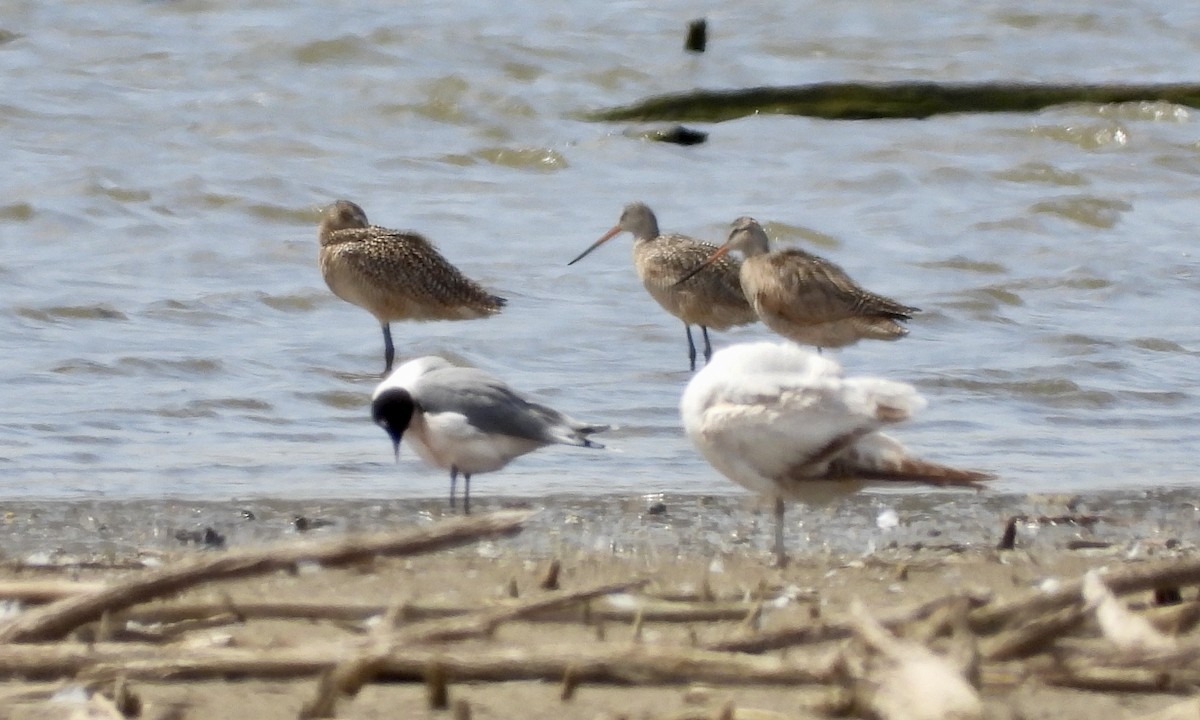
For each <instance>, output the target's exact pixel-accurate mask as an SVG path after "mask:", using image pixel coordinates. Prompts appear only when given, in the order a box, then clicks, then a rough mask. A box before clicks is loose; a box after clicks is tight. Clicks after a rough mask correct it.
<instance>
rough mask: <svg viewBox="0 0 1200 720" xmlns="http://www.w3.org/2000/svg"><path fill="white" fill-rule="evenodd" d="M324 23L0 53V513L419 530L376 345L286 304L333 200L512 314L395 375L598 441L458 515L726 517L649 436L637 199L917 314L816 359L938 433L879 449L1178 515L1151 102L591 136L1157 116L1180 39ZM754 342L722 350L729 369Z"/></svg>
mask: <svg viewBox="0 0 1200 720" xmlns="http://www.w3.org/2000/svg"><path fill="white" fill-rule="evenodd" d="M489 7H490V6H486V4H482V5H479V6H475V7H470V8H464V7H451V6H449V5H446V4H443V3H403V4H402V5H401V6H396V7H394V8H393V7H382V6H380V7H367V6H363V7H359V8H355V7H344V6H327V4H323V3H283V2H276V1H273V0H250V1H249V2H231V1H228V0H159V1H153V2H151V1H143V2H135V1H132V0H122V1H119V2H118V1H116V0H110V1H103V0H102V1H101V2H96V3H88V4H84V5H79V4H68V3H33V2H20V1H18V2H16V3H13V4H12V7H11V8H9V10H10V11H9V12H8V13H7V14H6V15H5V17H4V18H3V20H0V23H3V24H2V25H0V31H7V33H0V72H2V73H3V75H4V77H5V87H6V92H5V94H4V97H3V99H0V137H2V138H3V142H4V143H5V145H6V151H5V152H4V153H3V157H4V161H3V168H4V170H5V172H3V173H0V188H2V192H0V250H2V251H3V252H0V282H2V283H3V287H4V290H5V291H4V293H3V296H2V298H0V338H3V339H2V340H0V352H2V353H3V357H4V362H3V363H2V364H0V387H2V388H3V391H2V393H3V403H2V406H3V410H2V411H0V498H9V499H12V498H47V499H55V498H68V497H90V498H96V499H107V500H113V501H123V500H124V499H128V498H145V497H157V496H168V497H185V498H192V499H217V500H221V499H229V498H245V497H255V498H279V499H289V500H295V499H297V498H312V499H334V498H360V499H368V498H441V497H442V496H443V495H444V493H445V491H446V485H447V483H446V478H445V476H444V474H443V473H442V472H441V471H437V470H432V469H430V468H427V467H425V466H423V465H421V464H420V463H419V461H417V460H416V459H415V458H414V457H413V456H412V454H411V453H405V454H404V455H403V456H402V459H401V461H400V464H399V466H398V467H397V466H396V465H395V464H394V463H393V460H392V455H391V449H390V446H389V444H388V441H387V439H386V437H385V436H384V434H383V433H382V432H381V431H379V429H378V428H376V427H375V426H373V425H372V424H371V422H370V420H369V418H368V415H367V398H368V397H369V394H370V391H371V390H372V388H373V386H374V384H375V383H376V382H377V380H378V375H377V373H378V371H379V369H380V366H381V365H382V339H381V336H380V333H379V329H378V327H377V326H376V325H375V323H374V321H373V320H372V318H371V317H370V316H369V315H368V314H367V313H366V312H364V311H362V310H360V309H358V308H355V307H352V306H350V305H347V304H345V303H343V302H341V301H340V300H338V299H337V298H335V297H333V296H332V295H331V294H330V293H329V291H328V290H327V289H326V288H325V286H324V284H323V282H322V280H321V277H320V275H319V273H318V272H317V269H316V263H315V256H316V241H315V223H316V209H317V208H318V207H320V206H321V205H323V204H326V203H328V202H329V201H331V200H332V199H334V198H337V197H346V198H350V199H353V200H355V201H357V202H358V203H360V204H361V205H362V206H363V207H364V208H365V209H366V211H367V213H368V215H369V216H370V217H371V219H372V220H373V221H374V222H376V223H378V224H382V225H387V226H392V227H402V228H414V229H419V230H421V231H422V232H424V233H426V234H427V235H428V236H429V237H431V238H432V239H433V240H434V241H435V242H437V243H438V244H439V246H440V247H441V249H442V251H443V252H444V253H445V254H446V255H447V256H448V257H449V258H450V259H451V260H452V261H454V262H456V263H457V264H458V265H459V266H460V267H461V268H462V269H463V270H464V271H465V272H467V273H468V274H469V275H471V276H473V277H475V278H477V279H479V280H480V281H482V282H483V283H484V284H485V285H487V286H488V287H490V288H492V289H494V290H495V291H497V292H498V293H500V294H502V295H505V296H507V297H508V298H509V299H510V304H509V306H508V307H507V309H506V310H505V312H504V313H503V314H502V315H500V316H498V317H496V318H494V319H490V320H487V321H480V322H470V323H436V324H397V325H395V326H394V328H393V333H394V335H395V337H396V339H397V345H398V352H399V353H400V354H401V355H402V356H405V357H408V356H415V355H422V354H429V353H437V354H446V355H449V356H451V357H452V358H454V359H455V360H457V361H460V362H464V363H469V364H473V365H477V366H480V367H483V368H485V369H487V370H489V371H492V372H494V373H496V374H498V375H500V376H502V377H504V378H505V379H507V380H508V381H509V382H511V383H512V384H513V385H515V386H516V387H518V388H521V389H523V390H526V391H529V392H532V393H534V394H536V395H537V396H538V397H539V398H541V399H542V400H544V401H546V402H548V403H550V404H553V405H555V406H558V407H560V408H562V409H564V410H566V411H568V412H570V413H572V414H574V415H576V416H578V417H581V418H585V419H588V420H594V421H598V422H609V423H614V424H617V425H618V426H619V428H618V429H617V430H615V431H613V432H611V433H609V434H608V435H607V439H606V440H605V442H606V443H607V444H608V446H609V448H608V450H607V451H605V452H587V451H582V450H578V449H575V448H562V449H560V448H554V449H548V450H545V451H542V452H539V453H536V454H534V455H531V456H527V457H525V458H522V459H521V460H518V461H517V462H515V463H513V464H512V465H511V466H510V467H509V468H507V469H506V470H504V471H502V472H501V473H497V474H494V475H490V476H481V477H479V478H477V480H476V482H475V487H474V490H475V492H476V496H477V497H486V496H487V495H489V494H491V495H506V496H525V497H530V496H539V497H541V496H551V495H555V496H556V495H560V494H584V495H605V494H608V493H615V494H617V495H625V496H627V497H636V496H638V495H639V494H641V493H646V492H656V491H664V492H670V493H686V494H702V493H733V494H737V493H740V491H739V490H738V489H737V488H736V487H735V486H733V485H732V484H730V483H728V482H727V481H726V480H724V479H723V478H721V477H720V476H719V475H718V474H717V473H716V472H715V471H713V470H712V469H711V468H709V467H708V466H707V465H706V464H705V463H704V462H703V461H702V460H701V459H700V458H699V457H698V455H697V454H696V453H695V452H694V451H693V449H692V448H691V447H690V445H689V444H688V442H687V440H686V438H684V437H683V435H682V432H681V430H680V427H679V421H678V416H677V410H676V405H677V402H678V397H679V393H680V391H681V389H682V387H683V385H684V384H685V383H686V381H687V379H688V377H689V373H688V372H687V371H686V367H687V364H686V356H685V344H684V337H683V331H682V328H681V327H680V324H679V323H678V321H676V320H674V319H673V318H671V317H669V316H667V315H666V314H665V313H664V312H663V311H662V310H661V309H659V308H658V307H657V305H655V304H654V303H653V301H651V300H650V299H649V297H648V296H647V295H646V294H645V292H644V291H643V290H642V289H641V287H640V285H639V283H638V281H637V278H636V276H635V274H634V271H633V268H632V267H631V263H630V258H629V244H630V241H629V238H628V236H625V237H623V238H620V239H617V240H615V241H614V242H612V243H609V244H608V245H606V246H605V247H604V248H602V249H601V250H599V251H597V252H596V253H594V254H593V255H591V256H589V257H588V258H587V259H586V260H584V261H582V262H581V263H579V264H577V265H575V266H572V267H569V268H568V267H567V266H566V262H567V260H569V259H570V258H572V257H574V256H575V255H576V254H577V253H578V252H579V251H581V250H582V249H583V248H584V247H586V246H587V245H588V244H589V243H591V242H592V241H593V240H595V239H596V238H597V237H599V235H600V234H601V233H602V232H603V231H604V230H606V229H607V228H608V227H610V226H611V225H612V224H613V223H614V222H615V221H616V219H617V216H618V214H619V212H620V209H621V206H622V205H623V204H624V203H626V202H628V201H630V200H633V199H641V200H645V201H646V202H647V203H649V204H650V205H651V207H653V208H654V209H655V210H656V211H657V213H658V216H659V220H660V224H661V225H662V227H663V228H664V230H669V231H680V232H686V233H689V234H693V235H696V236H700V237H705V238H709V239H714V240H716V239H719V238H721V237H722V236H723V235H724V232H725V229H726V228H727V224H728V223H729V221H730V220H732V219H733V218H735V217H737V216H739V215H744V214H751V215H754V216H756V217H757V218H759V219H760V220H762V221H764V222H765V223H767V227H768V231H769V232H770V233H771V234H772V236H774V237H777V238H779V240H780V241H781V242H783V243H792V242H794V243H799V244H802V245H804V246H806V247H810V248H813V249H815V250H816V251H817V252H819V253H821V254H823V255H825V256H827V257H829V258H831V259H833V260H834V261H836V262H838V263H839V264H841V265H842V266H843V267H845V268H846V270H847V271H848V272H850V274H851V275H852V276H853V277H855V278H856V279H857V280H858V281H860V282H861V283H862V284H863V285H865V286H866V287H868V288H871V289H873V290H876V291H878V292H882V293H884V294H887V295H890V296H892V297H895V298H897V299H899V300H901V301H903V302H906V303H910V304H913V305H917V306H920V307H922V308H924V310H925V312H924V313H923V314H921V315H920V316H918V318H917V319H916V320H915V321H914V322H913V323H912V334H911V336H910V337H908V338H907V339H905V340H903V341H901V342H899V343H895V344H891V343H867V344H863V345H860V346H856V347H852V348H848V349H846V350H844V351H842V352H840V353H838V357H839V359H840V360H841V361H842V362H843V363H844V364H845V365H846V366H847V368H848V370H849V371H851V372H853V373H871V374H881V375H886V376H888V377H892V378H895V379H901V380H907V381H910V382H912V383H914V384H915V385H916V386H917V387H918V388H919V389H920V390H921V391H922V392H923V393H924V394H925V395H926V396H927V398H928V399H929V401H930V406H929V408H928V410H926V411H925V412H924V413H923V414H922V415H920V416H919V417H918V418H917V419H916V420H915V421H913V422H912V423H910V424H909V425H908V426H907V427H904V428H901V429H899V430H898V431H897V432H896V434H897V435H898V436H899V437H901V438H902V439H903V440H904V441H905V442H906V443H907V444H909V445H910V446H911V447H912V448H913V449H914V450H916V451H917V452H918V453H919V454H920V455H922V456H925V457H928V458H931V459H935V460H939V461H943V462H947V463H951V464H957V465H964V466H970V467H977V468H982V469H988V470H991V471H994V472H996V473H997V474H998V475H999V477H1000V479H999V480H998V481H997V483H996V491H997V492H999V493H1020V492H1095V491H1101V490H1112V489H1120V488H1127V489H1141V488H1148V487H1150V488H1157V487H1181V486H1182V487H1186V486H1189V485H1191V483H1192V482H1193V481H1194V480H1195V477H1196V473H1195V469H1194V463H1193V459H1192V456H1191V453H1192V452H1194V449H1195V428H1196V427H1197V421H1198V420H1200V399H1198V397H1197V393H1196V390H1195V388H1196V387H1197V385H1198V384H1200V383H1198V380H1200V370H1198V363H1197V349H1198V348H1200V329H1198V324H1197V323H1196V321H1195V310H1194V308H1196V307H1197V305H1200V302H1198V301H1200V278H1198V276H1197V261H1196V258H1195V256H1194V253H1193V247H1194V244H1195V230H1194V222H1193V218H1194V217H1195V202H1196V201H1195V197H1196V186H1197V184H1198V183H1200V144H1198V143H1197V139H1198V138H1200V126H1198V123H1197V119H1196V114H1195V113H1194V111H1192V110H1190V109H1187V108H1182V107H1176V106H1170V105H1162V104H1136V105H1125V106H1120V107H1096V106H1088V105H1078V106H1070V107H1059V108H1052V109H1049V110H1046V111H1044V112H1040V113H1035V114H994V115H972V116H967V115H963V116H945V117H938V118H931V119H928V120H921V121H881V122H829V121H820V120H814V119H808V118H795V117H777V116H758V117H748V118H743V119H740V120H736V121H731V122H726V123H721V124H718V125H712V126H700V129H703V130H706V131H708V132H709V133H710V138H709V141H708V142H707V143H705V144H703V145H699V146H694V147H687V148H684V147H677V146H672V145H664V144H654V143H649V142H645V141H642V140H638V139H636V138H635V137H633V136H632V133H630V132H629V130H630V128H629V127H627V126H625V125H604V124H590V123H585V122H582V121H580V120H578V119H577V113H578V112H579V111H581V110H586V109H594V108H598V107H602V106H609V105H616V104H622V103H625V102H629V101H631V100H635V99H638V98H641V97H644V96H647V95H650V94H655V93H662V92H675V91H680V90H686V89H689V88H693V87H705V88H721V87H739V86H746V85H760V84H762V85H771V84H795V83H803V82H814V81H822V80H899V79H920V80H937V81H967V80H985V79H1016V80H1033V79H1037V80H1060V81H1080V82H1138V81H1145V82H1167V81H1179V80H1187V79H1191V78H1192V77H1193V76H1194V70H1195V67H1196V66H1197V62H1198V61H1200V39H1197V38H1200V34H1197V32H1196V29H1197V27H1200V10H1198V9H1193V8H1190V7H1185V6H1178V5H1176V6H1168V4H1164V3H1154V2H1149V1H1148V0H1142V1H1138V2H1133V3H1128V2H1125V3H1116V2H1104V3H1091V4H1090V5H1089V7H1088V8H1086V9H1075V8H1068V9H1060V8H1051V7H1042V6H1041V5H1036V4H1033V5H1031V4H1028V3H1022V2H1019V1H1014V0H1008V1H1006V2H997V3H990V4H987V5H983V6H981V5H962V4H961V3H947V2H935V3H932V4H931V3H923V4H919V5H900V6H898V5H897V4H895V3H886V2H880V1H879V0H863V1H861V2H850V3H844V2H843V3H836V4H813V5H811V6H810V5H804V6H790V5H789V6H779V5H777V4H770V3H749V4H746V3H743V4H740V5H739V6H738V7H737V8H725V9H722V10H720V11H717V12H714V13H712V14H710V15H709V16H708V19H709V23H710V42H709V51H708V52H707V53H706V54H704V55H701V56H693V55H685V54H684V53H683V52H682V50H681V46H682V42H683V36H684V30H685V27H686V23H687V21H688V20H690V19H692V18H693V16H694V15H693V13H694V12H695V11H696V8H695V6H694V5H688V4H684V3H679V2H668V3H637V2H627V3H616V4H605V3H591V4H571V5H569V6H559V5H555V6H545V5H541V4H530V5H528V6H521V7H505V8H504V11H503V12H502V13H501V12H499V11H495V10H492V9H489ZM768 337H771V336H770V333H769V332H768V331H767V330H765V329H764V328H763V327H761V326H759V327H751V328H743V329H740V330H736V331H732V332H728V333H714V338H715V341H716V344H717V345H718V347H719V346H721V345H725V344H729V343H731V342H737V341H744V340H751V339H760V338H768Z"/></svg>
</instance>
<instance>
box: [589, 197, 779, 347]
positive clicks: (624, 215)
mask: <svg viewBox="0 0 1200 720" xmlns="http://www.w3.org/2000/svg"><path fill="white" fill-rule="evenodd" d="M621 232H628V233H631V234H632V235H633V266H634V267H635V268H637V274H638V277H639V278H640V279H641V281H642V285H643V286H645V288H646V292H648V293H650V297H652V298H654V299H655V300H656V301H658V304H659V305H662V307H663V309H664V310H666V311H667V312H669V313H671V314H672V315H674V316H675V317H677V318H679V319H680V320H682V321H683V328H684V331H685V332H686V333H687V341H688V361H689V362H690V363H691V369H692V370H695V369H696V344H695V342H693V341H692V325H699V326H700V332H701V334H702V335H703V336H704V360H705V361H706V362H707V361H708V359H709V358H711V357H712V343H710V342H709V339H708V329H709V328H713V329H715V330H725V329H727V328H730V327H733V326H734V325H745V324H747V323H752V322H754V321H755V320H756V319H757V317H756V316H755V314H754V309H753V308H752V307H750V304H749V303H748V302H746V297H745V296H744V295H743V294H742V288H741V285H740V284H739V281H738V269H739V267H740V266H741V263H739V262H738V261H737V260H734V259H733V258H722V259H719V260H714V261H713V262H712V263H711V264H709V265H707V266H706V267H705V268H704V270H703V271H701V272H699V273H697V275H696V277H695V278H694V279H693V280H692V281H690V282H688V283H687V285H678V284H677V283H678V281H679V279H680V278H681V277H683V276H684V274H685V273H687V271H689V270H692V269H695V268H696V267H697V266H698V265H700V264H701V263H702V262H704V261H705V260H707V259H709V256H710V255H712V254H713V253H714V252H715V251H716V250H717V246H716V245H713V244H711V243H706V242H701V241H700V240H696V239H694V238H690V237H688V236H686V235H677V234H674V233H672V234H670V235H661V234H659V231H658V219H657V218H655V217H654V213H653V211H651V210H650V208H649V207H647V206H646V205H645V204H644V203H640V202H635V203H630V204H628V205H626V206H625V209H624V210H623V211H622V212H621V219H620V220H619V221H618V222H617V224H616V225H615V226H613V228H612V229H611V230H609V231H608V232H606V233H605V234H604V236H603V237H601V238H600V239H599V240H597V241H596V242H594V243H592V246H591V247H589V248H588V249H587V250H584V251H583V252H582V253H580V254H579V256H578V257H576V258H575V259H574V260H572V261H571V262H569V263H567V264H568V265H574V264H575V263H577V262H579V261H580V260H582V259H583V258H584V257H585V256H586V255H587V254H588V253H590V252H591V251H593V250H595V249H596V248H598V247H600V246H601V245H603V244H604V243H606V242H608V241H609V240H611V239H612V238H614V237H616V236H617V235H618V234H620V233H621Z"/></svg>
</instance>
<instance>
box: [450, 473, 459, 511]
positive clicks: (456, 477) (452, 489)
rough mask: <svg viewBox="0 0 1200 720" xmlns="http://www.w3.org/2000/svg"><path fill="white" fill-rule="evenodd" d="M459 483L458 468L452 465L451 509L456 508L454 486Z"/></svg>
mask: <svg viewBox="0 0 1200 720" xmlns="http://www.w3.org/2000/svg"><path fill="white" fill-rule="evenodd" d="M455 485H458V468H457V467H456V466H454V465H451V466H450V509H451V510H453V509H454V486H455Z"/></svg>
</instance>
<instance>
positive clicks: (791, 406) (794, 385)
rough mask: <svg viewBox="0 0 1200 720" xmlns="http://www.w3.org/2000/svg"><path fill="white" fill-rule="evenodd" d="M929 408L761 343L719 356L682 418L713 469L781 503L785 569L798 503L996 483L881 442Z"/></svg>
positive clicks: (911, 393) (879, 382) (903, 389)
mask: <svg viewBox="0 0 1200 720" xmlns="http://www.w3.org/2000/svg"><path fill="white" fill-rule="evenodd" d="M924 406H925V400H924V398H922V397H921V396H920V395H919V394H918V393H917V391H916V389H915V388H913V387H912V386H911V385H907V384H905V383H899V382H894V381H891V380H884V379H882V378H873V377H855V378H844V377H842V368H841V366H839V365H838V364H837V363H836V362H834V361H832V360H830V359H828V358H825V357H822V356H820V355H817V354H816V353H813V352H810V351H808V350H806V349H804V348H801V347H800V346H798V345H794V344H792V343H770V342H760V343H742V344H738V345H732V346H730V347H727V348H724V349H722V350H719V351H717V353H716V354H715V355H713V358H712V361H711V362H709V363H708V364H707V365H706V366H705V367H704V369H703V370H701V371H700V372H698V373H696V375H695V377H693V378H692V380H691V382H689V383H688V385H687V388H686V389H685V390H684V392H683V397H682V399H681V400H680V404H679V412H680V415H681V416H682V418H683V426H684V429H685V430H686V431H687V435H688V437H689V438H691V440H692V443H693V444H695V446H696V448H697V449H698V450H699V451H700V454H701V455H703V456H704V458H705V459H706V460H708V462H709V463H710V464H711V465H712V466H713V467H714V468H716V469H717V470H719V471H720V472H721V473H722V474H723V475H725V476H726V477H728V478H729V479H730V480H733V481H734V482H736V483H738V484H739V485H741V486H743V487H745V488H747V489H748V490H751V491H753V492H756V493H759V494H762V495H765V496H767V497H769V498H772V499H773V500H774V503H775V508H774V509H775V558H776V562H777V563H779V564H780V565H782V564H783V563H785V562H786V557H787V556H786V554H785V552H784V542H783V504H784V500H785V499H787V498H789V497H793V498H804V497H805V496H806V495H809V496H811V495H812V494H826V495H828V494H830V493H832V494H834V495H835V496H836V495H839V494H846V493H850V492H854V491H855V490H857V489H858V488H859V487H860V486H861V485H862V484H863V483H864V482H865V481H868V480H882V481H915V482H920V483H926V484H933V485H965V486H978V484H979V483H980V482H981V481H983V480H987V479H990V478H991V475H989V474H987V473H982V472H976V471H974V470H960V469H957V468H953V467H949V466H946V465H940V464H938V463H933V462H928V461H925V460H920V459H917V458H914V457H912V456H911V455H909V454H908V451H907V450H905V448H904V446H903V445H901V444H900V443H899V442H898V441H896V440H894V439H892V438H891V437H889V436H887V435H884V434H883V433H881V432H878V430H879V428H881V427H883V426H884V425H888V424H893V423H898V422H901V421H903V420H907V419H908V418H909V417H910V416H911V415H912V414H913V413H915V412H917V411H918V410H920V409H921V408H923V407H924Z"/></svg>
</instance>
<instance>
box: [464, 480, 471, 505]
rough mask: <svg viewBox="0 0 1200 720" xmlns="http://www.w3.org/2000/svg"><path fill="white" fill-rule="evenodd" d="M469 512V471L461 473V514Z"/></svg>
mask: <svg viewBox="0 0 1200 720" xmlns="http://www.w3.org/2000/svg"><path fill="white" fill-rule="evenodd" d="M470 514H471V473H463V515H470Z"/></svg>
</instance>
